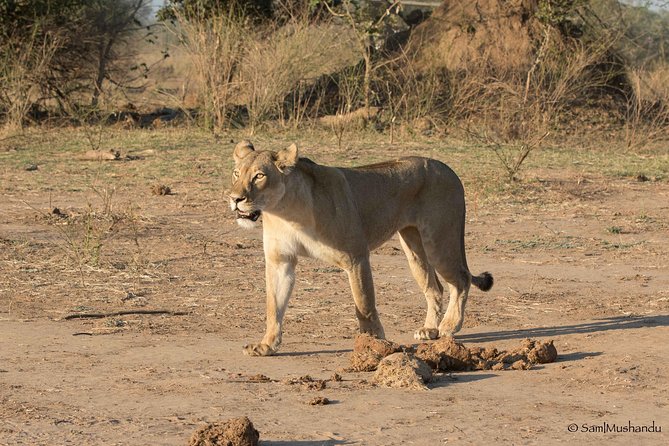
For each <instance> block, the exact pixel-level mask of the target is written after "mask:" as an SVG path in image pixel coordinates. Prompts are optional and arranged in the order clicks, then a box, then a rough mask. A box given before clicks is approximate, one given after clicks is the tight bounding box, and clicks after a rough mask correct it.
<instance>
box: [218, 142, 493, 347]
mask: <svg viewBox="0 0 669 446" xmlns="http://www.w3.org/2000/svg"><path fill="white" fill-rule="evenodd" d="M233 156H234V161H235V169H234V171H233V173H232V188H231V190H230V192H229V197H230V207H231V208H232V210H233V211H235V212H236V215H237V222H238V223H239V224H240V225H241V226H244V227H252V226H254V225H255V223H256V222H257V220H258V218H259V217H260V215H261V213H262V216H263V244H264V251H265V278H266V287H267V331H266V332H265V336H264V337H263V339H262V340H261V341H260V342H259V343H257V344H250V345H246V346H245V347H244V352H245V353H246V354H248V355H252V356H265V355H271V354H273V353H275V352H276V351H277V349H278V348H279V345H280V344H281V325H282V320H283V316H284V314H285V312H286V308H287V306H288V300H289V299H290V295H291V292H292V290H293V284H294V282H295V265H296V263H297V257H298V256H309V257H313V258H317V259H321V260H323V261H325V262H328V263H330V264H332V265H336V266H338V267H340V268H342V269H344V270H345V271H346V272H347V273H348V278H349V283H350V286H351V291H352V292H353V299H354V300H355V309H356V311H355V313H356V316H357V317H358V321H359V324H360V332H365V333H370V334H372V335H374V336H377V337H379V338H383V337H384V332H383V327H382V325H381V322H380V320H379V314H378V312H377V311H376V303H375V298H374V284H373V282H372V270H371V268H370V264H369V252H370V250H372V249H375V248H377V247H379V246H380V245H381V244H383V243H384V242H385V241H386V240H388V239H389V238H390V237H392V235H393V234H395V233H396V232H398V233H399V235H400V242H401V244H402V248H403V249H404V252H405V253H406V255H407V258H408V259H409V266H410V267H411V272H412V273H413V276H414V278H415V279H416V281H417V282H418V285H419V286H420V288H421V289H422V290H423V292H424V293H425V298H426V299H427V317H426V318H425V324H424V326H423V327H422V328H419V329H418V330H416V332H415V334H414V337H415V338H416V339H436V338H437V337H439V336H444V335H451V334H452V333H455V332H457V331H458V330H459V329H460V327H461V326H462V321H463V319H464V311H465V304H466V302H467V293H468V292H469V288H470V285H471V284H472V283H473V284H474V285H476V286H477V287H478V288H480V289H481V290H483V291H488V290H489V289H490V288H491V287H492V284H493V278H492V275H490V274H489V273H487V272H486V273H483V274H481V275H479V276H472V274H471V273H470V272H469V268H468V267H467V260H466V258H465V241H464V236H465V196H464V190H463V187H462V183H461V182H460V179H459V178H458V177H457V175H456V174H455V173H454V172H453V171H452V170H451V169H450V168H449V167H448V166H446V165H445V164H443V163H441V162H440V161H437V160H433V159H427V158H419V157H407V158H401V159H398V160H395V161H389V162H386V163H381V164H374V165H370V166H363V167H358V168H353V169H348V168H338V167H327V166H321V165H319V164H316V163H314V162H313V161H311V160H309V159H306V158H299V157H298V152H297V146H296V145H295V144H293V145H291V146H290V147H288V148H287V149H283V150H281V151H279V152H270V151H256V150H255V149H254V147H253V145H252V144H251V143H250V142H248V141H242V142H240V143H239V144H237V146H236V147H235V150H234V155H233ZM437 272H438V273H439V274H440V275H441V277H442V278H443V279H444V280H445V281H446V282H447V283H448V287H449V290H450V301H449V304H448V309H447V310H446V314H445V316H444V318H443V320H442V321H441V323H439V318H440V316H441V312H442V309H441V297H442V292H443V287H442V285H441V283H440V282H439V279H438V278H437Z"/></svg>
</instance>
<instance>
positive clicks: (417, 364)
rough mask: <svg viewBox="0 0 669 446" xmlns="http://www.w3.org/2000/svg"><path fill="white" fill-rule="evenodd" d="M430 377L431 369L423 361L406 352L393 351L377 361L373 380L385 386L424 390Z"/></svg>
mask: <svg viewBox="0 0 669 446" xmlns="http://www.w3.org/2000/svg"><path fill="white" fill-rule="evenodd" d="M431 379H432V369H430V366H429V365H427V364H426V363H425V362H424V361H422V360H420V359H418V358H416V357H414V356H412V355H410V354H408V353H393V354H391V355H389V356H386V357H385V358H383V359H382V360H381V362H379V365H378V367H377V369H376V373H375V374H374V382H375V383H377V384H379V385H382V386H385V387H400V388H408V389H418V390H425V389H427V387H426V386H425V383H426V382H429V381H430V380H431Z"/></svg>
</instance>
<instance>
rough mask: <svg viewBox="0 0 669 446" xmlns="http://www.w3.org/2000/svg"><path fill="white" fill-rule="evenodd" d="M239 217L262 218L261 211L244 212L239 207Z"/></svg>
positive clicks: (252, 219) (255, 219) (254, 219)
mask: <svg viewBox="0 0 669 446" xmlns="http://www.w3.org/2000/svg"><path fill="white" fill-rule="evenodd" d="M237 218H243V219H245V220H251V221H257V220H258V219H259V218H260V211H253V212H244V211H240V210H239V209H237Z"/></svg>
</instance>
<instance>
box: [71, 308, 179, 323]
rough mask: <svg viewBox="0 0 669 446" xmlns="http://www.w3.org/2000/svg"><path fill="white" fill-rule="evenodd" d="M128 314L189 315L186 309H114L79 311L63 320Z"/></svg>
mask: <svg viewBox="0 0 669 446" xmlns="http://www.w3.org/2000/svg"><path fill="white" fill-rule="evenodd" d="M127 314H167V315H169V316H186V315H188V313H187V312H185V311H169V310H122V311H113V312H111V313H77V314H68V315H67V316H65V317H63V318H62V319H61V320H65V321H66V320H70V319H102V318H105V317H113V316H125V315H127Z"/></svg>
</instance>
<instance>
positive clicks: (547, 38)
mask: <svg viewBox="0 0 669 446" xmlns="http://www.w3.org/2000/svg"><path fill="white" fill-rule="evenodd" d="M609 45H610V42H607V43H606V44H590V45H586V44H582V43H578V42H575V41H564V40H563V39H561V38H560V36H559V34H558V32H557V31H555V30H553V29H551V28H549V27H546V28H545V29H544V38H543V39H542V41H541V44H540V47H539V48H538V49H537V51H536V54H535V57H534V60H533V63H532V65H530V67H529V68H528V69H527V71H526V72H525V73H524V74H523V73H519V72H517V71H509V72H506V73H500V72H499V71H498V72H496V73H491V72H486V70H485V69H479V70H478V71H477V72H476V75H477V76H476V77H478V79H477V78H476V77H474V78H472V77H471V73H470V77H468V78H467V79H466V81H465V86H464V88H463V87H462V86H461V87H460V88H459V89H456V90H454V93H456V94H457V95H461V96H462V97H457V96H456V97H452V98H451V99H452V102H453V103H454V104H460V106H467V105H469V104H471V103H472V102H471V99H475V103H476V107H477V108H478V110H468V112H472V113H474V112H476V114H477V115H478V116H480V117H481V118H480V119H481V121H482V122H477V127H478V130H476V131H470V134H473V135H474V136H475V137H476V139H478V140H479V141H481V142H483V143H484V144H485V145H487V146H488V147H490V148H491V149H492V150H493V151H494V152H495V155H496V157H497V158H498V160H499V161H500V163H501V165H502V167H503V168H504V170H505V172H506V174H507V176H508V178H509V180H515V179H517V173H518V171H519V170H520V168H521V166H522V164H523V163H524V162H525V161H526V159H527V157H528V156H529V154H530V153H531V152H532V151H533V150H536V149H537V148H539V147H540V146H541V144H542V142H543V141H544V140H545V138H546V136H547V135H548V134H549V133H550V131H551V128H552V127H553V125H554V124H555V122H556V120H557V118H558V117H559V115H560V114H561V113H562V112H563V111H564V110H565V108H566V107H569V106H570V105H571V104H572V103H573V102H574V101H575V100H576V99H579V98H582V97H586V96H587V95H588V94H591V93H592V92H593V91H596V90H597V89H603V88H607V86H608V85H609V84H610V82H609V81H610V76H613V75H615V73H613V72H611V71H608V70H600V69H598V67H597V62H598V61H601V60H602V58H603V56H604V54H606V52H607V51H608V49H609Z"/></svg>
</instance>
